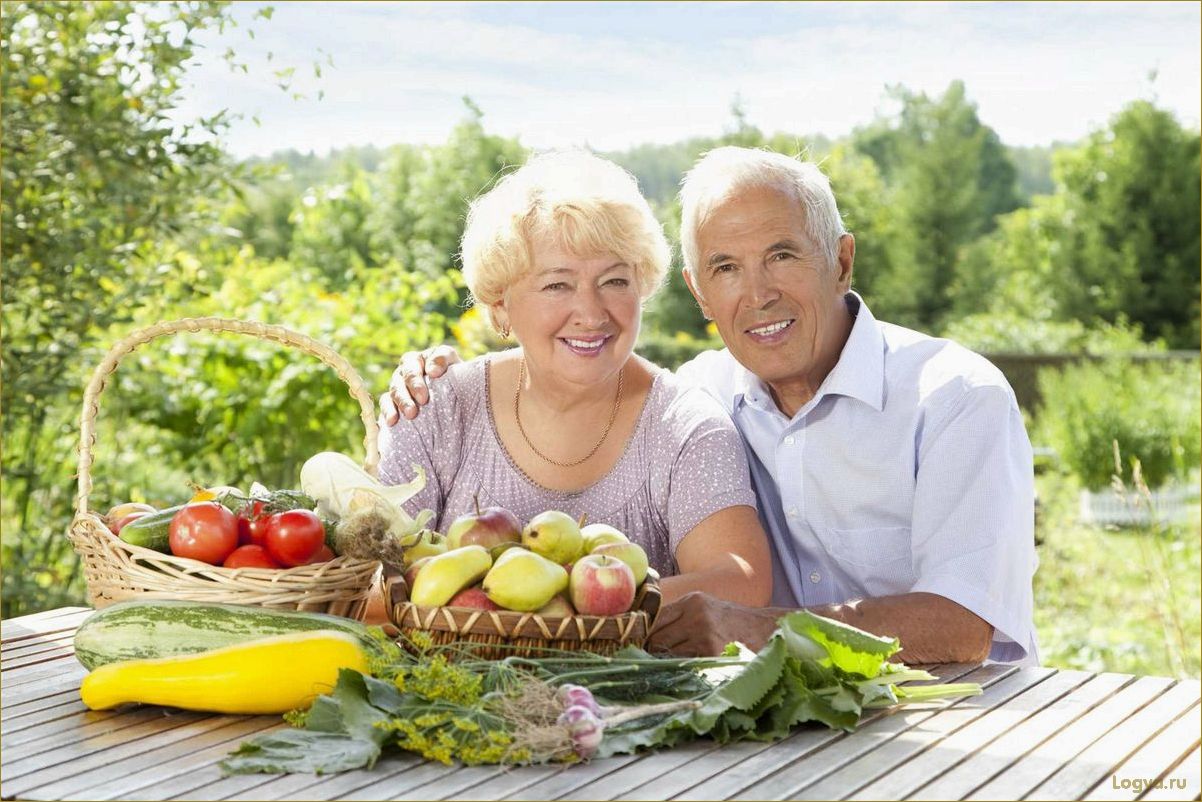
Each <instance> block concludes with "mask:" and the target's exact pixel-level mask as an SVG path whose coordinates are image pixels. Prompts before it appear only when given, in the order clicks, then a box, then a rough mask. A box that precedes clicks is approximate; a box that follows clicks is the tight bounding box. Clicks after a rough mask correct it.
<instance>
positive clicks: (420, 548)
mask: <svg viewBox="0 0 1202 802" xmlns="http://www.w3.org/2000/svg"><path fill="white" fill-rule="evenodd" d="M447 551H448V549H447V539H446V538H445V537H443V536H442V535H441V534H439V533H438V532H435V531H434V530H432V529H423V530H422V531H420V532H418V533H417V534H416V535H409V536H408V537H407V538H406V539H405V541H403V542H402V544H401V559H402V560H403V561H404V567H406V568H408V567H409V566H410V565H413V564H414V563H415V562H417V561H418V560H420V559H421V558H422V557H437V556H438V555H439V554H445V553H446V552H447Z"/></svg>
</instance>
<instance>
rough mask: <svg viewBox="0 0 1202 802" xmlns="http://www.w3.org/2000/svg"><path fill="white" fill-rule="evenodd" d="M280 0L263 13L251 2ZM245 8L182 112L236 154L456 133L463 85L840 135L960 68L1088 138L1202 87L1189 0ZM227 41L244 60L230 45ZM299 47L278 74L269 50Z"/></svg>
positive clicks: (515, 116) (991, 115) (1181, 112)
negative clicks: (229, 120)
mask: <svg viewBox="0 0 1202 802" xmlns="http://www.w3.org/2000/svg"><path fill="white" fill-rule="evenodd" d="M267 5H270V6H271V7H272V9H273V11H272V15H271V19H270V20H265V19H262V18H260V17H258V13H259V11H260V10H261V9H263V8H264V6H267ZM233 10H234V15H235V19H236V21H237V22H238V26H237V27H236V28H233V29H229V30H227V31H226V32H225V33H224V34H222V35H216V34H212V35H208V34H206V35H205V36H204V37H203V38H202V40H201V41H202V43H203V44H204V45H205V47H204V48H203V50H202V51H201V54H202V55H201V56H200V58H199V60H198V63H197V64H196V66H195V67H194V68H192V69H191V70H190V71H189V79H190V86H189V88H188V90H187V95H186V100H185V102H184V103H183V104H182V105H181V106H180V107H179V109H178V110H177V116H178V119H180V120H185V119H192V118H195V117H196V116H197V115H200V114H211V113H213V112H216V111H218V110H220V109H223V108H225V109H229V110H230V111H231V112H233V113H235V114H239V115H241V116H242V119H241V120H240V121H239V122H237V123H236V124H235V125H234V127H233V129H232V130H231V131H230V132H229V134H228V136H227V137H226V145H227V147H228V148H229V150H230V151H231V152H232V153H233V154H235V155H236V156H239V157H245V156H250V155H266V154H269V153H271V152H273V151H276V150H282V149H287V148H295V149H297V150H300V151H303V152H306V151H310V150H312V151H314V152H316V153H318V154H324V153H326V152H328V151H329V150H330V149H331V148H339V147H345V146H348V145H366V144H374V145H378V146H386V145H391V144H395V143H398V142H407V143H415V144H432V143H437V142H442V141H443V140H445V138H446V136H447V134H448V133H449V132H450V130H451V129H452V128H453V127H454V125H455V124H456V123H457V122H458V121H460V120H461V119H463V117H464V116H465V106H464V103H463V100H462V98H463V97H464V96H469V97H470V98H471V99H472V101H473V102H474V103H475V104H476V105H477V106H479V107H480V109H481V110H482V111H483V113H484V125H485V127H486V128H487V130H488V131H489V132H490V133H495V134H501V135H504V136H516V137H519V138H520V139H521V141H522V143H523V144H524V145H526V146H528V147H534V148H547V147H564V146H571V145H587V146H589V147H592V148H595V149H597V150H601V151H612V150H621V149H625V148H627V147H630V146H632V145H636V144H640V143H648V142H650V143H667V142H674V141H678V140H681V139H684V138H687V137H691V136H717V135H720V134H721V133H722V132H723V131H725V130H728V129H729V128H730V127H731V126H732V121H733V118H732V115H731V108H732V104H734V103H735V102H736V101H737V102H738V103H739V104H740V106H741V107H742V109H743V111H744V113H745V115H746V119H747V121H748V122H750V123H751V124H753V125H756V126H758V127H759V128H760V129H761V130H763V131H765V132H766V133H773V132H776V131H785V132H788V133H791V134H799V135H805V134H815V133H817V134H823V135H826V136H830V137H839V136H843V135H845V134H847V133H850V132H851V131H852V130H853V129H854V128H855V127H857V126H861V125H864V124H866V123H869V122H871V121H872V120H873V119H874V118H875V117H876V116H878V115H889V114H890V113H892V111H893V110H894V102H893V101H892V100H891V99H890V96H889V95H888V93H887V89H888V87H890V86H893V85H898V84H900V85H902V86H905V87H906V88H907V89H909V90H911V91H915V92H926V93H928V94H930V95H938V94H940V93H942V92H943V91H944V90H945V89H946V88H947V86H948V84H949V83H950V82H952V81H953V80H956V79H960V80H963V81H964V83H965V86H966V88H967V93H968V96H969V98H970V99H971V100H972V101H973V102H975V103H976V104H977V107H978V113H979V116H980V117H981V119H982V121H983V122H985V123H986V124H988V125H990V126H992V127H993V128H994V129H995V130H996V131H997V132H998V134H999V135H1000V137H1001V139H1002V141H1003V142H1005V143H1007V144H1009V145H1046V144H1051V143H1052V142H1056V141H1074V140H1076V139H1079V138H1080V137H1082V136H1084V135H1086V134H1088V133H1089V132H1090V131H1093V130H1096V129H1098V128H1100V127H1102V126H1104V125H1105V124H1106V122H1107V120H1108V119H1109V118H1110V117H1111V116H1112V115H1114V114H1115V113H1116V112H1118V111H1119V110H1120V109H1121V108H1122V107H1123V106H1124V105H1126V104H1127V103H1129V102H1131V101H1132V100H1136V99H1150V100H1155V102H1157V103H1158V104H1159V105H1161V106H1163V107H1166V108H1169V109H1171V110H1172V111H1173V112H1174V113H1175V114H1176V115H1177V117H1178V119H1179V120H1180V121H1181V122H1182V123H1184V124H1186V125H1190V126H1193V127H1197V126H1198V121H1199V104H1200V98H1202V79H1200V76H1202V56H1200V50H1202V45H1200V40H1199V30H1200V29H1202V5H1200V4H1198V3H1194V2H1160V3H1150V2H1139V3H1114V2H1101V3H1060V2H1057V3H1051V2H1038V3H1024V2H1003V3H941V2H921V3H907V2H887V3H876V2H854V3H833V2H832V3H810V2H793V3H751V2H738V3H735V2H729V3H728V2H713V3H698V2H688V3H685V2H680V3H677V2H662V3H659V2H657V3H624V2H599V3H598V2H593V3H587V2H555V3H540V2H528V3H500V2H497V3H483V2H481V3H446V2H438V3H400V2H294V1H290V0H284V2H275V3H271V4H266V3H259V2H238V3H235V4H234V6H233ZM252 33H253V38H252V36H251V34H252ZM227 47H230V48H233V50H234V51H235V53H236V54H237V60H238V61H240V62H243V63H245V64H246V66H247V68H248V69H247V71H246V72H245V73H243V72H242V71H240V70H235V71H231V70H230V68H229V66H228V65H227V64H226V63H225V62H224V61H223V60H222V59H221V58H219V56H220V54H221V53H223V52H224V51H225V50H226V48H227ZM315 64H318V65H320V68H321V69H320V72H321V76H320V77H317V75H316V72H317V71H316V70H315V69H314V65H315ZM287 67H293V68H295V73H294V78H293V82H292V86H291V88H290V90H289V91H287V92H285V91H282V90H281V89H280V88H279V87H278V86H277V85H276V80H275V78H274V77H273V71H274V70H278V69H282V68H287ZM297 93H299V94H301V95H303V96H304V97H303V98H302V99H296V98H294V94H297ZM319 94H320V96H321V98H320V99H319ZM256 119H257V124H256Z"/></svg>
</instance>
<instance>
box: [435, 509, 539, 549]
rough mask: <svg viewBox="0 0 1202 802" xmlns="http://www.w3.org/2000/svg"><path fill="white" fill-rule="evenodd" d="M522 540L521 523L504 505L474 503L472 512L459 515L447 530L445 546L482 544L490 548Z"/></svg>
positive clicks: (457, 546) (452, 547) (451, 547)
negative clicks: (482, 506) (474, 507)
mask: <svg viewBox="0 0 1202 802" xmlns="http://www.w3.org/2000/svg"><path fill="white" fill-rule="evenodd" d="M521 541H522V524H521V522H520V521H518V519H517V516H515V515H514V514H513V513H512V512H510V511H509V510H507V509H505V508H504V507H485V508H484V509H480V506H479V505H478V504H477V505H476V511H475V512H474V513H470V512H469V513H468V514H467V515H460V516H459V517H458V518H456V519H455V520H454V522H453V523H452V524H451V528H450V529H448V530H447V547H448V548H449V549H457V548H459V547H460V546H483V547H484V548H486V549H492V548H494V547H496V546H500V545H502V544H505V543H520V542H521Z"/></svg>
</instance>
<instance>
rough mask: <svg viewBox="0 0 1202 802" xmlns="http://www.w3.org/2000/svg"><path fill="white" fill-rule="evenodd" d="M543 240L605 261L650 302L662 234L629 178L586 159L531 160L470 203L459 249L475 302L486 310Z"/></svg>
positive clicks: (661, 267) (662, 270)
mask: <svg viewBox="0 0 1202 802" xmlns="http://www.w3.org/2000/svg"><path fill="white" fill-rule="evenodd" d="M545 240H550V241H551V242H553V243H554V244H555V245H556V246H558V247H562V248H563V249H565V250H566V251H568V252H569V253H571V254H574V255H576V256H584V257H588V256H600V255H609V254H612V255H614V256H616V257H617V258H618V259H621V260H622V261H623V262H626V263H627V264H628V265H630V267H631V269H632V270H633V271H634V274H635V281H636V283H637V285H638V290H639V295H640V297H641V298H642V299H643V300H646V299H647V298H649V297H651V295H652V294H653V293H655V291H656V290H658V289H659V287H660V285H661V284H662V283H663V280H664V276H665V275H667V272H668V265H669V263H670V261H671V251H670V250H669V248H668V241H667V240H666V239H665V238H664V231H663V227H662V226H661V225H660V223H659V221H658V220H656V219H655V215H654V214H653V213H652V211H651V207H650V206H649V205H648V204H647V200H646V199H645V198H644V197H643V196H642V194H641V193H640V192H639V188H638V184H637V182H636V181H635V179H634V176H632V175H631V174H630V173H628V172H626V171H625V170H623V169H622V168H621V167H619V166H618V165H616V164H614V163H613V162H610V161H606V160H605V159H602V158H600V157H599V156H594V155H593V154H591V153H588V152H585V151H580V150H572V151H553V152H549V153H544V154H542V155H539V156H535V157H533V158H532V159H530V160H529V161H527V162H526V164H525V165H523V166H522V167H521V168H519V169H518V170H516V171H515V172H513V173H510V174H509V175H507V176H505V177H504V178H503V179H501V180H500V181H499V182H497V185H496V186H495V187H493V188H492V189H491V190H489V191H488V192H487V193H485V194H484V195H481V196H480V197H478V198H476V200H475V201H473V202H472V205H471V208H470V209H469V211H468V215H467V226H466V228H465V229H464V231H463V241H462V242H461V244H460V257H461V259H462V261H463V276H464V279H465V280H466V281H467V286H468V289H469V290H471V293H472V299H473V301H474V302H475V303H477V304H480V305H483V306H492V305H493V304H495V303H497V302H499V301H500V300H501V299H502V297H503V296H504V294H505V290H506V288H508V287H509V286H511V285H512V284H513V283H514V282H516V281H518V280H519V279H521V278H522V277H523V276H524V275H526V274H527V273H528V272H529V271H530V270H531V269H533V267H534V260H533V254H534V244H535V243H536V242H538V241H545Z"/></svg>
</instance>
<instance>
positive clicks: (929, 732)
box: [841, 671, 1090, 799]
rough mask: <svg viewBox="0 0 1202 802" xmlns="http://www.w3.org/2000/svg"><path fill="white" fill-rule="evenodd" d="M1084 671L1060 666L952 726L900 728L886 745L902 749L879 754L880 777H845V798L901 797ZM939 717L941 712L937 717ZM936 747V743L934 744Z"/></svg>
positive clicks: (1070, 687)
mask: <svg viewBox="0 0 1202 802" xmlns="http://www.w3.org/2000/svg"><path fill="white" fill-rule="evenodd" d="M1089 676H1090V675H1089V674H1088V673H1086V672H1084V671H1059V672H1056V673H1055V674H1054V675H1052V676H1050V677H1048V678H1047V679H1046V680H1044V681H1043V682H1040V683H1039V684H1037V685H1035V686H1033V687H1030V688H1027V689H1026V690H1024V691H1022V692H1021V693H1019V694H1018V695H1016V696H1014V697H1012V698H1011V699H1009V700H1007V701H1005V702H1003V703H1002V704H1000V705H998V706H997V707H996V708H994V709H993V710H991V711H990V712H989V715H987V716H981V717H979V718H975V720H973V721H970V722H968V723H967V724H964V725H963V726H961V727H959V728H958V729H955V730H954V731H950V732H946V733H944V732H940V731H937V730H936V728H932V727H926V726H923V727H921V728H920V730H919V732H918V733H917V735H919V736H920V737H917V738H913V737H907V736H910V733H904V734H903V735H902V736H901V737H900V738H899V739H895V742H893V743H891V744H889V746H890V747H893V749H894V751H898V749H897V746H894V744H895V743H896V744H898V745H900V746H903V747H906V748H904V749H902V750H901V754H900V755H899V756H898V757H899V759H896V760H895V759H889V760H885V759H884V756H883V755H882V761H881V763H882V764H883V765H879V766H877V767H875V770H876V771H877V772H878V773H880V775H881V776H879V777H877V778H876V779H872V778H871V774H869V773H865V774H864V775H863V778H862V780H863V782H858V783H857V782H854V781H852V782H849V784H848V790H849V791H852V793H848V794H845V795H844V797H845V798H847V799H898V798H901V797H904V796H905V795H906V794H908V793H910V792H911V791H913V790H915V789H916V788H918V787H919V786H921V785H922V784H923V783H924V782H926V781H927V780H929V779H930V778H931V777H935V776H938V775H939V774H941V773H943V772H945V771H946V770H947V769H948V767H949V766H951V765H952V764H953V763H955V762H956V761H957V758H958V756H960V757H962V756H966V755H971V754H972V753H974V752H976V751H977V750H978V749H980V748H981V747H982V746H983V745H984V744H986V743H989V742H990V741H992V740H993V739H994V738H996V737H998V736H999V735H1001V734H1002V733H1005V732H1009V731H1013V730H1014V728H1016V727H1018V726H1020V725H1021V724H1023V723H1025V722H1026V721H1027V720H1029V719H1030V718H1031V717H1032V716H1034V715H1036V714H1038V713H1039V712H1041V711H1042V710H1044V709H1046V708H1047V707H1048V706H1049V705H1052V704H1054V703H1055V702H1057V701H1058V700H1060V699H1062V698H1063V697H1064V696H1065V695H1066V694H1068V693H1070V692H1072V691H1074V690H1076V689H1077V688H1079V687H1080V686H1081V685H1082V684H1084V683H1085V682H1086V681H1088V680H1089ZM969 701H973V700H969ZM955 709H958V708H953V710H955ZM966 709H967V708H966ZM940 718H946V717H945V716H941V717H940ZM944 729H946V727H944ZM935 746H937V747H938V748H934V747H935ZM863 761H864V758H860V760H859V761H857V763H860V762H863ZM853 765H854V764H853ZM848 768H850V767H848ZM841 771H842V770H841ZM852 779H854V778H852Z"/></svg>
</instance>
